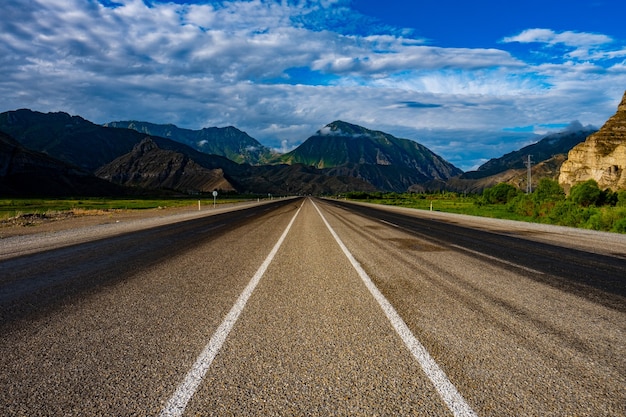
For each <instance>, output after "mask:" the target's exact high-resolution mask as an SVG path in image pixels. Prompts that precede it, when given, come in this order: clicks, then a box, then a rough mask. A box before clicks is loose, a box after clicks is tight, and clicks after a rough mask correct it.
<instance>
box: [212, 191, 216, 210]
mask: <svg viewBox="0 0 626 417" xmlns="http://www.w3.org/2000/svg"><path fill="white" fill-rule="evenodd" d="M216 198H217V191H213V208H215V199H216Z"/></svg>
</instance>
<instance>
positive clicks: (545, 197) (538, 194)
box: [533, 178, 565, 203]
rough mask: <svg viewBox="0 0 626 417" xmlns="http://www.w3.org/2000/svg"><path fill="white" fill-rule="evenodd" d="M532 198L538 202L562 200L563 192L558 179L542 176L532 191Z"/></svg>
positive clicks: (563, 198) (563, 197)
mask: <svg viewBox="0 0 626 417" xmlns="http://www.w3.org/2000/svg"><path fill="white" fill-rule="evenodd" d="M533 199H534V200H535V201H536V202H538V203H544V202H556V201H563V200H565V192H564V191H563V188H562V187H561V186H560V185H559V183H558V181H555V180H551V179H550V178H542V179H540V180H539V184H537V188H536V189H535V191H534V192H533Z"/></svg>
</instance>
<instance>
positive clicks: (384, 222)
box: [0, 199, 626, 416]
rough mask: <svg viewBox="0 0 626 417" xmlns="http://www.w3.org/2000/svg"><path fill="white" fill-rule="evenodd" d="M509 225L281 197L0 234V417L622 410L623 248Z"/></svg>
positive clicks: (595, 237) (594, 237) (625, 399)
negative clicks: (148, 220) (68, 234)
mask: <svg viewBox="0 0 626 417" xmlns="http://www.w3.org/2000/svg"><path fill="white" fill-rule="evenodd" d="M466 223H472V224H469V226H471V227H468V224H466ZM512 224H514V223H511V222H508V223H507V222H489V221H486V220H485V221H482V220H480V221H479V220H476V221H474V222H472V221H468V220H467V218H463V217H454V216H447V215H445V214H441V213H429V212H420V213H418V212H416V211H411V210H401V209H388V210H374V208H373V207H372V206H368V205H352V204H347V203H342V202H335V201H324V200H317V199H294V200H281V201H277V202H274V203H271V204H265V205H259V206H255V207H251V208H247V209H243V210H236V211H232V212H227V213H215V214H212V215H206V216H201V217H198V218H196V219H190V220H186V221H185V222H181V223H173V224H166V225H162V226H158V227H154V228H150V229H145V230H138V231H133V232H124V233H120V234H116V233H110V234H108V235H107V236H100V237H99V238H97V239H95V238H85V237H82V238H80V239H78V238H77V239H76V240H72V239H70V238H67V239H64V240H63V241H61V242H59V240H58V239H57V240H55V239H49V240H46V238H44V237H41V239H40V241H39V244H38V245H37V247H36V249H33V250H25V249H24V246H23V244H19V240H14V239H5V240H2V241H0V259H2V260H0V313H1V314H2V323H1V324H0V332H1V333H0V334H2V338H1V341H0V370H1V371H0V398H1V400H0V410H2V415H10V416H38V415H41V416H51V415H59V416H74V415H76V416H91V415H93V416H96V415H121V416H129V415H138V416H139V415H141V416H145V415H152V416H159V415H160V416H174V415H184V416H196V415H203V416H213V415H214V416H224V415H226V416H229V415H232V416H246V415H249V416H258V415H276V416H287V415H318V416H327V415H341V416H345V415H363V416H373V415H379V416H397V415H420V416H421V415H424V416H426V415H427V416H564V415H577V416H618V415H626V291H625V287H626V284H625V282H624V281H625V278H624V277H626V240H625V239H624V237H623V236H616V235H608V234H590V233H589V232H574V231H569V229H568V231H565V232H562V231H563V230H566V229H546V230H547V231H546V230H544V229H541V230H538V229H537V228H536V227H533V226H528V227H525V226H524V225H519V226H515V227H512V226H511V225H512ZM561 232H562V233H561ZM562 240H565V241H566V242H562ZM48 241H49V243H46V242H48Z"/></svg>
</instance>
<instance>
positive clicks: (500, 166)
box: [461, 121, 598, 179]
mask: <svg viewBox="0 0 626 417" xmlns="http://www.w3.org/2000/svg"><path fill="white" fill-rule="evenodd" d="M597 131H598V129H597V128H595V127H593V126H590V125H589V126H583V125H582V124H581V123H580V122H578V121H574V122H572V123H570V125H569V126H568V127H567V128H566V129H565V130H564V131H562V132H557V133H551V134H548V135H545V136H544V137H542V138H541V139H540V140H539V141H537V142H536V143H533V144H531V145H528V146H525V147H523V148H521V149H519V150H517V151H513V152H509V153H507V154H506V155H504V156H501V157H499V158H493V159H490V160H489V161H487V162H486V163H484V164H483V165H481V166H480V167H478V169H477V170H476V171H469V172H466V173H464V174H463V175H462V176H461V178H466V179H478V178H484V177H488V176H491V175H494V174H497V173H500V172H504V171H506V170H509V169H524V168H525V167H526V165H525V162H526V161H527V158H528V156H531V161H532V162H533V163H535V162H541V161H545V160H548V159H550V158H553V157H555V156H557V155H561V154H567V152H569V150H570V149H572V148H573V147H574V146H576V145H578V144H579V143H581V142H584V141H585V139H586V138H587V136H589V135H591V134H592V133H595V132H597Z"/></svg>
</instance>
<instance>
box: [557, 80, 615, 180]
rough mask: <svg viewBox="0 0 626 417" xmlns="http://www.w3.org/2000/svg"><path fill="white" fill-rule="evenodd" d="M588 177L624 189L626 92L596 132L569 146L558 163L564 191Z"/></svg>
mask: <svg viewBox="0 0 626 417" xmlns="http://www.w3.org/2000/svg"><path fill="white" fill-rule="evenodd" d="M589 179H593V180H595V181H597V182H598V185H599V186H600V188H602V189H606V188H610V189H612V190H623V189H626V92H625V94H624V97H623V98H622V101H621V103H620V104H619V105H618V106H617V112H616V113H615V114H614V115H613V116H612V117H611V118H609V120H607V122H606V123H605V124H604V126H602V128H600V130H599V131H598V132H596V133H594V134H592V135H590V136H589V137H587V139H586V140H585V142H583V143H580V144H578V145H576V146H575V147H574V148H572V150H571V151H570V152H569V153H568V155H567V161H565V162H564V163H563V165H562V166H561V171H560V174H559V183H561V185H562V186H563V188H564V189H565V190H566V191H569V189H570V188H571V187H572V186H573V185H574V184H577V183H579V182H583V181H587V180H589Z"/></svg>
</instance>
